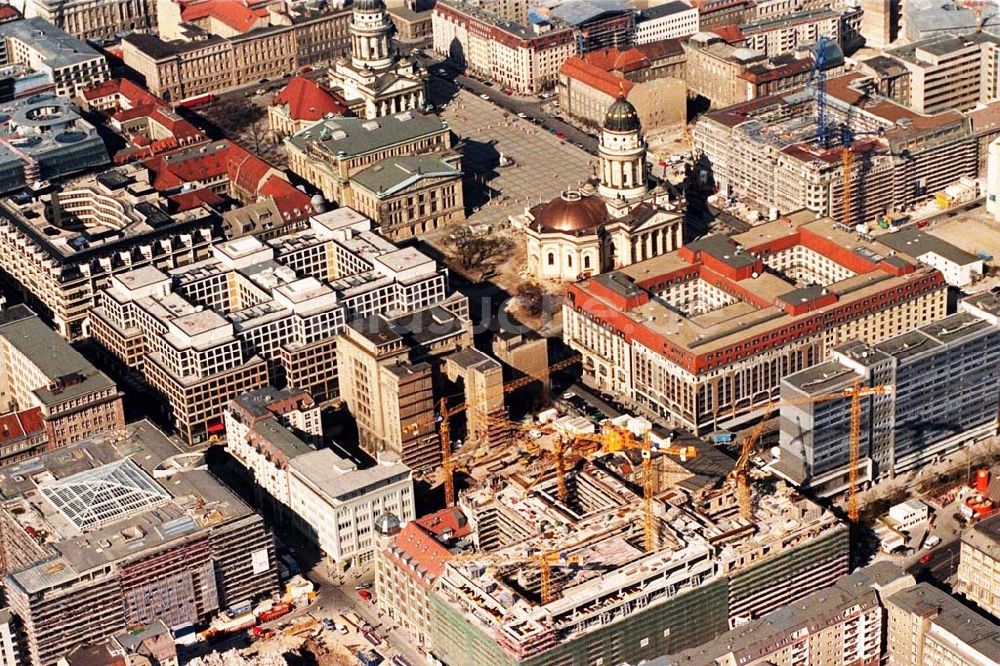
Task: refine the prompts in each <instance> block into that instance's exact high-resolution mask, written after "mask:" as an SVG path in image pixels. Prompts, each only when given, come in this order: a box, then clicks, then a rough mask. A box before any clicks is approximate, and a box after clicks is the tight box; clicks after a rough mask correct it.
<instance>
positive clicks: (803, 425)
mask: <svg viewBox="0 0 1000 666" xmlns="http://www.w3.org/2000/svg"><path fill="white" fill-rule="evenodd" d="M998 319H1000V298H998V297H997V296H995V295H993V294H989V293H986V294H981V295H979V296H976V297H972V298H970V299H969V300H968V301H965V302H963V303H962V304H961V305H960V311H959V312H958V313H957V314H953V315H951V316H950V317H945V318H944V319H940V320H937V321H932V322H930V323H927V324H924V325H922V326H919V327H918V328H916V329H914V330H908V331H907V332H906V333H903V334H901V335H898V336H896V337H892V338H889V339H887V340H883V341H882V342H879V343H877V344H874V345H867V344H864V343H861V342H858V341H852V342H848V343H845V344H843V345H841V346H839V347H835V348H834V349H833V350H832V353H831V355H830V356H831V360H829V361H827V362H826V363H820V364H818V365H815V366H813V367H811V368H808V369H806V370H803V371H801V372H797V373H794V374H791V375H788V376H786V377H785V378H784V379H782V380H781V399H782V400H784V401H786V402H788V403H791V402H795V404H787V405H782V407H781V436H780V441H779V451H780V456H779V458H778V460H777V461H775V462H774V463H773V464H772V467H773V469H774V470H775V471H776V472H778V473H779V474H781V475H782V476H785V477H787V478H788V479H789V480H791V481H792V482H794V483H796V484H798V485H804V486H809V487H811V488H813V489H815V490H816V491H817V492H821V493H833V492H838V491H840V490H843V489H844V488H846V484H847V483H848V479H849V472H848V467H849V460H850V451H849V447H848V442H849V441H850V422H851V416H850V402H851V401H850V400H849V399H844V400H829V401H823V402H818V403H811V402H809V399H810V398H813V397H816V396H821V395H823V394H827V393H836V392H838V391H844V390H847V389H850V388H851V387H852V386H854V384H856V383H859V384H861V385H862V386H886V387H888V388H889V389H890V390H891V393H888V394H886V395H874V396H870V397H865V398H863V401H862V413H861V431H860V440H859V441H860V447H861V463H862V470H861V471H862V474H861V479H862V480H863V481H869V480H874V479H881V478H885V477H887V476H891V475H895V474H898V473H900V472H905V471H907V470H911V469H915V468H917V467H920V466H922V465H924V464H927V463H929V462H931V461H934V460H937V459H938V458H940V457H941V456H943V455H947V454H948V453H951V452H953V451H955V450H957V449H959V448H961V447H963V446H966V445H968V444H970V443H972V442H975V441H977V440H980V439H983V438H985V437H989V436H992V435H994V434H996V430H997V408H998V406H1000V370H998V369H997V368H998V367H1000V321H998ZM914 323H919V322H914ZM907 328H909V327H907ZM943 387H947V388H946V389H943Z"/></svg>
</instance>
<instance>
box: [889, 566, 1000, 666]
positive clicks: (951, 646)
mask: <svg viewBox="0 0 1000 666" xmlns="http://www.w3.org/2000/svg"><path fill="white" fill-rule="evenodd" d="M886 608H887V610H888V611H889V617H888V635H887V640H886V651H887V653H888V663H889V664H890V666H927V665H928V664H933V665H934V666H993V665H994V664H996V663H997V655H998V654H1000V625H997V624H995V623H993V622H990V621H989V620H988V619H986V618H985V617H983V616H982V615H980V614H978V613H976V612H975V611H974V610H972V609H971V608H966V607H965V606H963V605H962V603H961V602H960V601H958V600H957V599H955V598H954V597H952V596H951V595H949V594H948V593H947V592H943V591H941V590H939V589H938V588H936V587H934V586H933V585H931V584H930V583H920V584H918V585H916V586H914V587H911V588H908V589H905V590H900V591H899V592H896V593H895V594H893V595H892V596H890V597H889V598H888V601H887V602H886Z"/></svg>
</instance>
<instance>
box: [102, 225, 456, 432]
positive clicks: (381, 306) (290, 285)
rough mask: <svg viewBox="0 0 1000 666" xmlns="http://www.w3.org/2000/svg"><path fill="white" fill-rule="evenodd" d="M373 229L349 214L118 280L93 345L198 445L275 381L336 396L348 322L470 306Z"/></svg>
mask: <svg viewBox="0 0 1000 666" xmlns="http://www.w3.org/2000/svg"><path fill="white" fill-rule="evenodd" d="M371 228H372V224H371V221H369V220H368V219H366V218H364V217H362V216H361V215H359V214H358V213H356V212H355V211H353V210H350V209H347V208H341V209H338V210H336V211H332V212H330V213H324V214H321V215H318V216H315V217H313V218H312V219H311V222H310V227H309V229H307V230H304V231H301V232H297V233H294V234H290V235H286V236H282V237H278V238H275V239H271V240H269V241H267V242H266V243H264V242H261V241H259V240H257V239H256V238H254V237H253V236H246V237H243V238H239V239H235V240H231V241H226V242H223V243H218V244H216V245H215V246H214V247H213V248H212V257H211V258H210V259H207V260H205V261H202V262H198V263H196V264H192V265H190V266H186V267H184V268H180V269H177V270H174V271H171V272H170V273H169V274H167V273H164V272H162V271H159V270H157V269H155V268H152V267H147V268H143V269H141V270H137V271H133V272H131V273H126V274H123V275H120V276H119V275H116V276H114V277H113V278H112V281H111V284H110V285H109V287H108V288H107V289H105V290H104V293H103V299H102V302H101V306H100V307H98V308H96V309H94V310H93V311H92V318H93V319H92V322H93V324H92V328H93V334H94V337H95V338H96V339H97V340H98V341H99V342H100V343H101V344H103V345H104V346H105V347H106V348H108V349H109V350H110V351H111V352H112V353H113V354H114V355H115V356H117V357H118V358H119V359H120V360H121V361H122V362H123V363H124V364H125V365H127V366H129V367H133V368H137V369H140V370H141V371H142V372H143V374H144V375H145V377H146V379H147V381H148V382H149V383H150V384H151V385H152V386H153V387H154V388H156V389H157V390H159V391H160V392H161V393H163V394H164V395H165V396H166V398H167V400H168V402H169V403H170V406H171V410H172V413H171V414H170V416H171V419H172V421H173V422H174V424H175V425H176V427H177V428H178V429H179V430H180V431H181V433H182V435H183V436H184V437H185V438H186V439H188V441H191V442H192V443H195V442H199V441H203V440H205V439H207V438H208V437H210V436H211V435H212V434H213V433H215V432H219V431H221V430H222V429H223V424H222V420H221V419H222V413H223V409H224V408H225V405H226V403H227V402H228V401H229V400H230V399H231V398H233V397H235V396H236V395H239V394H240V393H243V392H245V391H248V390H251V389H254V388H258V387H260V386H263V385H264V384H265V383H268V381H269V382H270V383H271V384H274V385H278V386H284V385H287V386H290V387H294V388H299V389H305V390H307V391H309V392H310V393H312V395H313V396H314V397H315V398H316V399H317V400H318V401H326V400H330V399H333V398H336V397H337V396H338V380H337V363H336V354H335V350H336V336H337V334H338V333H340V332H341V331H342V330H343V327H344V325H345V324H346V323H347V322H349V321H352V320H354V319H357V318H363V317H366V316H368V315H371V314H376V313H390V314H402V313H407V312H412V311H415V310H419V309H421V308H425V307H428V306H430V305H434V304H438V303H444V302H446V301H447V302H448V303H449V306H450V307H452V308H453V309H454V310H455V311H456V314H459V315H460V316H463V317H467V305H466V304H465V301H464V300H461V299H459V300H455V299H452V300H447V299H446V291H447V273H446V271H445V270H444V269H440V268H438V267H437V265H436V264H435V262H434V261H433V260H431V259H428V258H427V257H425V256H424V255H423V254H421V253H420V252H418V251H416V250H414V249H399V248H397V247H396V246H395V245H393V244H392V243H390V242H388V241H386V240H385V239H383V238H382V237H380V236H378V235H377V234H375V233H373V232H372V231H371Z"/></svg>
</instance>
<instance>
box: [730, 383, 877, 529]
mask: <svg viewBox="0 0 1000 666" xmlns="http://www.w3.org/2000/svg"><path fill="white" fill-rule="evenodd" d="M891 392H892V387H891V386H862V385H861V383H860V382H855V383H854V385H853V386H852V387H851V388H849V389H844V390H842V391H835V392H832V393H824V394H822V395H816V396H812V397H809V398H797V399H793V400H776V401H774V402H771V403H768V404H767V405H765V406H764V407H763V408H761V407H756V408H751V409H753V410H754V411H756V410H757V409H762V415H761V419H760V422H759V423H758V424H757V425H756V426H754V427H753V429H752V430H751V431H750V433H749V434H748V435H747V436H746V437H745V438H744V439H743V443H742V446H741V447H740V457H739V459H738V460H737V461H736V466H735V467H733V470H732V472H730V478H731V479H733V480H735V482H736V489H737V496H738V498H739V503H740V515H741V516H742V517H743V518H744V519H745V520H753V507H752V498H751V497H750V479H749V469H750V456H752V455H753V454H754V453H755V452H756V450H757V443H758V442H759V441H760V436H761V434H762V433H763V432H764V427H765V424H766V423H767V421H768V418H769V417H770V415H771V413H772V412H774V410H776V409H780V408H781V407H783V406H786V405H789V406H790V405H803V404H817V403H820V402H827V401H829V400H843V399H844V398H850V400H851V434H850V444H849V446H850V462H849V463H848V465H849V466H848V477H849V481H848V483H849V486H850V487H849V488H848V500H847V507H848V508H847V515H848V518H849V519H850V520H851V522H857V521H858V497H857V487H858V466H859V465H860V463H861V460H860V459H861V451H860V443H861V398H862V396H872V395H885V394H887V393H891Z"/></svg>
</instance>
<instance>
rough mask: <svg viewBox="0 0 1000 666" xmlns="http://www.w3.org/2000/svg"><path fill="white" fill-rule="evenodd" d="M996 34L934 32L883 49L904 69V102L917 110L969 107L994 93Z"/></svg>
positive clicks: (999, 46) (999, 44) (929, 111)
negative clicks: (907, 95) (904, 44)
mask: <svg viewBox="0 0 1000 666" xmlns="http://www.w3.org/2000/svg"><path fill="white" fill-rule="evenodd" d="M998 54H1000V37H996V36H994V35H992V34H990V33H988V32H977V33H976V34H974V35H968V36H965V37H959V36H956V35H951V34H944V35H938V36H936V37H931V38H930V39H925V40H921V41H919V42H915V43H913V44H907V45H906V46H900V47H898V48H894V49H891V50H889V51H886V52H885V54H884V57H887V58H890V59H892V60H893V61H895V62H896V63H898V64H900V65H902V66H903V67H904V68H905V69H906V71H907V72H908V76H907V79H908V82H907V86H906V89H907V90H908V92H909V97H908V99H907V101H906V102H904V103H905V104H906V105H907V106H909V107H910V108H912V109H913V110H914V111H917V112H918V113H925V114H928V115H930V114H935V113H942V112H944V111H951V110H957V111H969V110H971V109H972V108H973V107H975V106H976V105H977V104H979V103H980V102H986V101H989V100H992V99H995V98H996V97H997V92H998V88H997V82H998V78H997V68H996V62H997V56H998Z"/></svg>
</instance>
